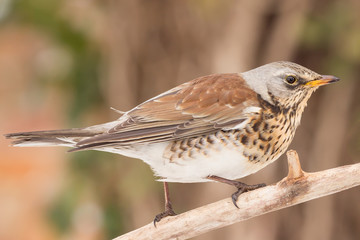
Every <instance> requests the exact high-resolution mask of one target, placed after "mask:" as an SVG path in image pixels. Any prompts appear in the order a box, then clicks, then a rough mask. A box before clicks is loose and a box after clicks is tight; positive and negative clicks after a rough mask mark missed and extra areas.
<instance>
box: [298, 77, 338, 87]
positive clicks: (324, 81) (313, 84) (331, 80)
mask: <svg viewBox="0 0 360 240" xmlns="http://www.w3.org/2000/svg"><path fill="white" fill-rule="evenodd" d="M339 80H340V78H337V77H335V76H332V75H322V77H321V78H320V79H317V80H312V81H309V82H307V83H305V85H306V86H309V87H318V86H322V85H326V84H330V83H334V82H337V81H339Z"/></svg>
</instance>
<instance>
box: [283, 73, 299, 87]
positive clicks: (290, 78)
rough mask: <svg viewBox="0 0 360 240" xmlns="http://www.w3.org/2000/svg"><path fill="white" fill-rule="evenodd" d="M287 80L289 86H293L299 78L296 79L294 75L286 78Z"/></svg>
mask: <svg viewBox="0 0 360 240" xmlns="http://www.w3.org/2000/svg"><path fill="white" fill-rule="evenodd" d="M285 80H286V82H287V83H288V84H291V85H292V84H294V83H296V82H297V81H298V79H297V77H295V76H293V75H289V76H286V78H285Z"/></svg>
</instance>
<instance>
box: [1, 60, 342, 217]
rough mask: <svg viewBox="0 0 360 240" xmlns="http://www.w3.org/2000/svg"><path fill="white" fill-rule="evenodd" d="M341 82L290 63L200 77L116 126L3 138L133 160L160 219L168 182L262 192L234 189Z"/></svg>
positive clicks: (278, 151)
mask: <svg viewBox="0 0 360 240" xmlns="http://www.w3.org/2000/svg"><path fill="white" fill-rule="evenodd" d="M338 80H339V79H338V78H336V77H334V76H328V75H320V74H317V73H315V72H313V71H311V70H309V69H307V68H305V67H302V66H300V65H298V64H295V63H291V62H285V61H281V62H273V63H270V64H266V65H263V66H261V67H258V68H255V69H252V70H250V71H247V72H244V73H229V74H227V73H226V74H213V75H209V76H204V77H199V78H196V79H194V80H192V81H189V82H186V83H184V84H181V85H180V86H177V87H175V88H173V89H170V90H169V91H167V92H164V93H162V94H160V95H158V96H156V97H154V98H152V99H149V100H148V101H146V102H144V103H142V104H140V105H138V106H136V107H135V108H133V109H131V110H130V111H128V112H124V113H122V116H120V118H118V119H117V120H115V121H112V122H108V123H105V124H100V125H95V126H91V127H86V128H74V129H67V130H53V131H37V132H21V133H12V134H7V135H6V137H7V138H9V139H12V140H13V142H12V144H13V145H14V146H54V145H56V146H68V147H72V148H73V149H71V150H70V151H71V152H73V151H79V150H89V149H91V150H99V151H105V152H112V153H118V154H122V155H125V156H129V157H132V158H139V159H141V160H143V161H144V162H145V163H147V164H149V165H150V167H151V168H152V170H153V171H154V173H155V175H156V176H157V177H159V180H160V181H163V182H164V190H165V202H166V203H165V212H163V213H161V214H159V215H157V216H156V217H155V220H154V224H156V222H158V221H160V220H161V219H162V218H163V217H165V216H169V215H174V214H175V213H174V211H173V209H172V206H171V203H170V200H169V192H168V185H167V182H181V183H190V182H207V181H218V182H223V183H226V184H231V185H233V186H235V187H236V188H237V189H238V190H237V191H236V192H235V193H234V194H233V195H232V200H233V202H234V204H235V206H236V200H237V198H238V196H239V195H240V194H241V193H243V192H246V191H249V190H252V189H256V188H258V187H261V186H264V185H263V184H258V185H246V184H244V183H241V182H238V181H235V179H238V178H242V177H245V176H247V175H250V174H252V173H255V172H257V171H259V170H260V169H262V168H264V167H265V166H267V165H268V164H270V163H272V162H274V161H275V160H276V159H278V158H279V157H280V155H282V154H283V153H284V152H285V151H286V149H287V148H288V146H289V145H290V143H291V141H292V140H293V137H294V134H295V129H296V128H297V126H298V125H299V124H300V119H301V115H302V113H303V111H304V108H305V106H306V104H307V101H308V99H309V98H310V96H311V94H312V93H313V92H314V91H315V90H316V89H317V88H318V87H319V86H322V85H325V84H329V83H333V82H336V81H338Z"/></svg>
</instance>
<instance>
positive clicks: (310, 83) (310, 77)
mask: <svg viewBox="0 0 360 240" xmlns="http://www.w3.org/2000/svg"><path fill="white" fill-rule="evenodd" d="M241 75H242V77H243V78H244V79H245V81H246V82H247V84H248V85H249V86H250V88H252V89H253V90H254V91H255V92H256V93H258V94H259V95H260V96H261V97H262V99H264V100H266V101H267V102H269V103H271V104H274V105H280V106H283V107H292V105H296V106H298V105H299V104H301V103H304V104H305V105H306V102H307V100H308V99H309V97H310V96H311V94H312V93H313V92H314V91H315V90H316V89H317V88H318V87H319V86H321V85H326V84H329V83H332V82H336V81H338V80H339V78H337V77H334V76H329V75H320V74H318V73H316V72H314V71H312V70H310V69H308V68H306V67H303V66H301V65H299V64H296V63H292V62H287V61H280V62H273V63H269V64H266V65H263V66H260V67H258V68H255V69H252V70H250V71H247V72H244V73H242V74H241Z"/></svg>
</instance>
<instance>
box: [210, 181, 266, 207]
mask: <svg viewBox="0 0 360 240" xmlns="http://www.w3.org/2000/svg"><path fill="white" fill-rule="evenodd" d="M207 178H208V179H211V180H214V181H217V182H221V183H226V184H229V185H231V186H234V187H236V188H237V191H236V192H234V193H233V194H232V195H231V200H232V202H233V203H234V205H235V207H237V208H239V207H238V205H237V204H236V201H237V199H238V197H239V196H240V194H242V193H244V192H248V191H251V190H255V189H257V188H261V187H265V186H266V185H265V184H264V183H261V184H255V185H247V184H245V183H242V182H239V181H235V180H229V179H226V178H222V177H218V176H214V175H211V176H208V177H207Z"/></svg>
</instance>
